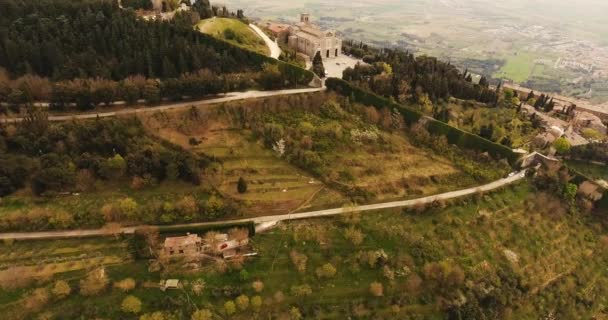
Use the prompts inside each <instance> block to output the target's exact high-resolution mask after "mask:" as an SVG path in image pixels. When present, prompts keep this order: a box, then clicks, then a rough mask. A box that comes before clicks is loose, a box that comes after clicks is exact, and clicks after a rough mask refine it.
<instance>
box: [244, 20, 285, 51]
mask: <svg viewBox="0 0 608 320" xmlns="http://www.w3.org/2000/svg"><path fill="white" fill-rule="evenodd" d="M249 28H251V30H253V31H254V32H255V33H257V34H258V35H259V36H260V37H261V38H262V39H264V42H266V46H268V49H269V50H270V57H271V58H274V59H278V58H279V56H280V55H281V48H279V45H278V44H277V42H276V41H272V39H270V37H268V35H266V34H265V33H264V31H262V29H260V28H259V27H258V26H256V25H255V24H253V23H251V24H249Z"/></svg>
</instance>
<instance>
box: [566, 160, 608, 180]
mask: <svg viewBox="0 0 608 320" xmlns="http://www.w3.org/2000/svg"><path fill="white" fill-rule="evenodd" d="M566 164H567V165H568V167H570V168H572V169H575V170H576V171H578V172H580V173H582V174H584V175H585V176H587V177H589V178H591V179H596V180H606V181H608V166H605V165H600V164H594V163H590V162H587V161H577V160H567V161H566Z"/></svg>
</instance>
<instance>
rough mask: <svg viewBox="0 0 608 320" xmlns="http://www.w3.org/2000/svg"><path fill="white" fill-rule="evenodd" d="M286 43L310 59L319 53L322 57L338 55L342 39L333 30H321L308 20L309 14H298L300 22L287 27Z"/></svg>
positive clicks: (340, 51)
mask: <svg viewBox="0 0 608 320" xmlns="http://www.w3.org/2000/svg"><path fill="white" fill-rule="evenodd" d="M287 43H288V45H289V47H290V48H292V49H294V50H296V51H297V52H300V53H303V54H305V55H307V56H309V57H310V58H311V59H312V58H314V56H315V55H316V54H317V52H320V53H321V57H323V58H324V59H327V58H335V57H339V56H340V55H341V54H342V40H341V39H339V38H338V37H336V33H335V32H334V31H323V30H321V28H320V27H318V26H316V25H314V24H312V23H311V21H310V14H307V13H303V14H301V15H300V22H299V23H297V24H296V25H294V26H291V27H290V28H289V37H288V42H287Z"/></svg>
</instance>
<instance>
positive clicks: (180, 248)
mask: <svg viewBox="0 0 608 320" xmlns="http://www.w3.org/2000/svg"><path fill="white" fill-rule="evenodd" d="M163 250H164V253H165V254H166V255H167V256H193V255H197V254H199V253H201V252H202V251H203V239H201V237H199V236H198V235H196V234H187V235H186V236H183V237H167V238H166V239H165V244H164V247H163Z"/></svg>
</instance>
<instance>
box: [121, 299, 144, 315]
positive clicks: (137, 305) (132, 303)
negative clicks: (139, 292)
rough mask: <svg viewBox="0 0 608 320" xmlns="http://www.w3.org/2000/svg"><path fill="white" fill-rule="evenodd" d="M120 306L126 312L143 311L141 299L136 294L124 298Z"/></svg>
mask: <svg viewBox="0 0 608 320" xmlns="http://www.w3.org/2000/svg"><path fill="white" fill-rule="evenodd" d="M120 308H121V309H122V311H123V312H126V313H139V312H140V311H141V300H139V298H137V297H135V296H127V297H126V298H124V299H123V300H122V304H121V305H120Z"/></svg>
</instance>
